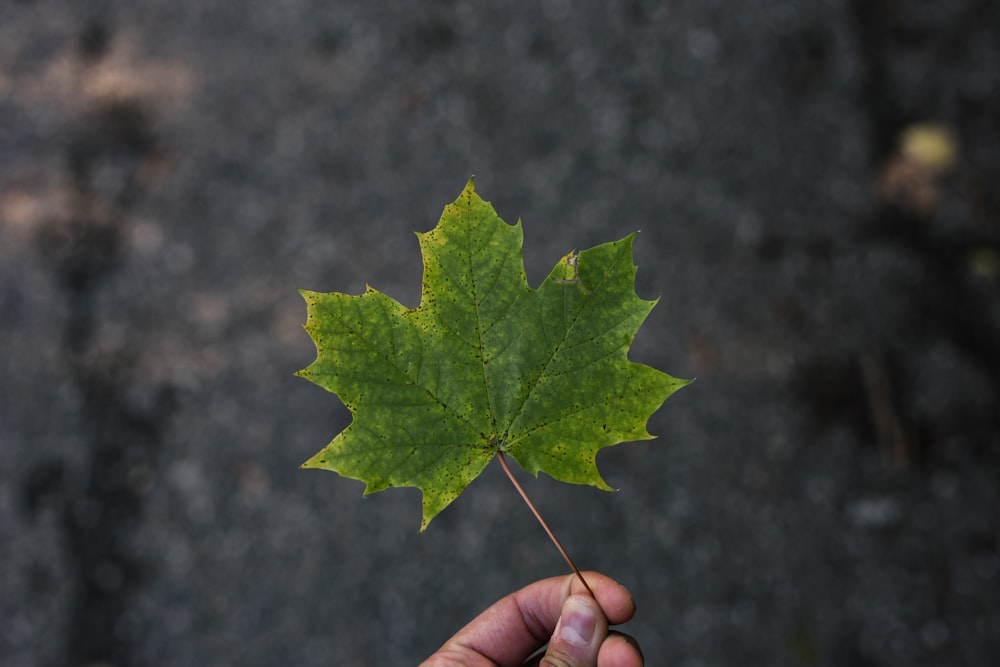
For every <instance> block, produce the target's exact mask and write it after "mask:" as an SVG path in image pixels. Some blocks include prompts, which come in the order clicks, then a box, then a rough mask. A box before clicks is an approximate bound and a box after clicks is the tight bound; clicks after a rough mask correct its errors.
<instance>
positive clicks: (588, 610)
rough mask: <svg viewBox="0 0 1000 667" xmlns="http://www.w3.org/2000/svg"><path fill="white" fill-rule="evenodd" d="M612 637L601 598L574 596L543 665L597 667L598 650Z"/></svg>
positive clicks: (568, 598) (567, 604)
mask: <svg viewBox="0 0 1000 667" xmlns="http://www.w3.org/2000/svg"><path fill="white" fill-rule="evenodd" d="M607 636H608V619H607V618H605V617H604V612H603V611H602V610H601V607H600V605H599V604H597V600H595V599H594V598H592V597H590V596H589V595H570V596H569V597H567V598H566V601H565V602H564V603H563V607H562V613H561V614H560V615H559V622H558V623H557V624H556V629H555V632H553V633H552V639H551V641H549V648H548V650H547V651H546V652H545V656H544V657H543V658H542V661H541V662H540V663H539V667H596V666H597V652H598V650H599V649H600V648H601V643H602V642H604V638H605V637H607Z"/></svg>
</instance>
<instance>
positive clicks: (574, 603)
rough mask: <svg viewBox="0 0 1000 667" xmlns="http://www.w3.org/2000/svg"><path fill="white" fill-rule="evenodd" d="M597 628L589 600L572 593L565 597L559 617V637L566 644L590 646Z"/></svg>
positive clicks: (595, 617)
mask: <svg viewBox="0 0 1000 667" xmlns="http://www.w3.org/2000/svg"><path fill="white" fill-rule="evenodd" d="M595 629H597V616H596V614H595V613H594V609H593V606H592V605H591V604H590V602H589V600H587V599H585V598H581V597H580V596H578V595H573V596H570V597H568V598H566V603H565V604H564V605H563V609H562V615H561V616H560V617H559V637H560V639H562V640H563V641H565V642H566V643H567V644H572V645H574V646H590V642H591V641H592V640H593V639H594V630H595Z"/></svg>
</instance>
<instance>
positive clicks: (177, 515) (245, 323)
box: [0, 0, 1000, 667]
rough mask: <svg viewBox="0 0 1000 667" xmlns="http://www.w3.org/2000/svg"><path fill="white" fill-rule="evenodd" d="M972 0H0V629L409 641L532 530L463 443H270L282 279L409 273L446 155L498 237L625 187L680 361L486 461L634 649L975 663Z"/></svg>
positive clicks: (717, 660)
mask: <svg viewBox="0 0 1000 667" xmlns="http://www.w3.org/2000/svg"><path fill="white" fill-rule="evenodd" d="M998 25H1000V5H998V4H997V3H995V2H990V1H988V0H954V1H952V2H934V1H931V0H923V1H919V2H898V1H895V0H854V1H853V2H848V1H837V0H810V1H805V0H768V1H766V2H761V1H753V2H751V1H744V0H738V1H733V0H703V1H700V2H679V1H677V2H652V1H646V0H629V1H627V2H586V3H572V2H569V1H568V0H540V1H539V2H526V3H520V4H511V3H498V2H483V1H472V2H419V3H399V2H388V1H385V0H377V1H372V2H365V3H362V2H344V1H338V0H327V1H322V2H321V1H316V0H287V1H285V2H254V3H242V2H235V1H223V0H200V1H199V2H191V3H178V2H175V1H173V0H130V1H128V2H125V1H124V0H119V1H116V0H103V1H93V2H80V1H78V0H19V1H18V0H8V1H7V2H4V3H2V4H0V619H2V622H0V663H2V664H3V665H4V666H5V667H50V666H52V667H55V666H60V667H66V666H69V667H82V666H86V665H89V666H96V665H102V666H108V667H146V666H150V667H152V666H156V667H180V666H186V665H241V666H244V667H265V666H272V665H298V666H302V667H308V666H313V665H315V666H320V665H324V666H327V665H405V664H416V663H418V662H419V661H420V660H421V659H422V658H423V657H426V656H427V655H428V654H429V653H431V652H432V651H433V650H434V649H435V648H436V647H437V646H439V645H440V644H441V643H442V642H443V641H444V640H445V639H446V638H447V637H448V636H449V635H450V634H452V633H453V632H454V631H455V630H457V629H458V628H459V627H460V626H461V625H463V624H464V623H465V622H466V621H467V620H469V619H470V618H471V617H472V616H473V615H475V614H476V613H477V612H478V611H479V610H480V609H482V608H483V607H485V606H486V605H487V604H489V603H490V602H492V601H493V600H495V599H496V598H498V597H500V596H502V595H503V594H505V593H507V592H509V591H511V590H514V589H515V588H518V587H520V586H522V585H524V584H527V583H529V582H531V581H533V580H535V579H538V578H541V577H545V576H551V575H555V574H561V573H563V572H564V571H565V566H564V564H563V563H562V561H561V560H560V558H559V556H558V555H557V553H556V552H555V550H554V549H553V548H552V546H551V545H550V544H549V543H548V542H547V540H546V538H545V536H544V534H543V533H542V532H541V530H540V529H539V528H538V526H537V525H536V524H535V522H534V519H533V518H532V517H531V515H530V514H529V513H528V511H527V510H526V509H525V508H524V506H523V505H522V504H521V501H520V500H519V499H518V498H517V496H516V494H515V493H514V491H513V489H511V488H510V486H509V484H508V482H507V481H506V479H504V477H503V475H502V472H501V471H500V470H499V468H496V467H490V468H488V469H487V471H486V473H485V474H484V476H483V477H482V478H480V479H479V480H478V481H476V482H475V483H474V484H473V485H472V486H471V488H470V489H469V490H468V492H467V493H466V494H465V495H464V496H463V497H462V498H460V499H459V500H458V501H457V502H456V503H455V504H454V505H453V506H452V507H450V508H449V509H448V510H446V511H445V512H444V513H443V514H442V515H441V516H440V517H438V518H437V519H435V521H434V522H433V523H432V524H431V526H430V528H429V529H428V530H427V531H426V532H425V533H423V534H420V533H418V526H419V523H420V503H419V493H418V492H417V491H415V490H412V489H406V490H395V491H388V492H385V493H381V494H377V495H375V496H370V497H368V498H366V499H363V498H362V496H361V491H362V485H361V484H359V483H358V482H355V481H351V480H346V479H341V478H338V477H337V476H335V475H332V474H329V473H324V472H317V471H301V470H299V469H298V465H299V463H300V462H302V461H304V460H305V459H306V458H308V457H309V456H311V455H312V454H313V453H314V452H316V451H318V450H319V449H320V448H321V447H322V446H323V445H325V444H326V443H327V442H328V440H329V439H330V438H331V437H332V436H333V435H334V434H335V433H336V432H337V431H339V430H340V429H342V428H343V427H345V426H346V424H347V423H348V421H349V414H348V413H347V411H346V409H344V408H343V407H342V406H341V405H340V404H339V403H338V402H337V400H336V399H335V397H333V396H332V395H330V394H328V393H326V392H323V391H322V390H321V389H319V388H317V387H315V386H313V385H310V384H309V383H307V382H305V381H303V380H301V379H297V378H295V377H293V375H292V373H293V372H294V371H295V370H297V369H299V368H301V367H303V366H305V365H307V364H308V363H309V362H310V361H311V360H312V359H313V355H314V349H313V347H312V345H311V343H310V341H309V339H308V337H307V335H306V334H305V332H304V331H302V329H301V323H302V321H303V320H304V315H305V307H304V304H303V302H302V301H301V299H300V298H299V296H298V295H297V294H296V292H295V290H296V288H308V289H313V290H320V291H343V292H349V293H359V292H360V291H361V290H363V289H364V285H365V283H366V282H368V283H371V284H372V285H373V286H375V287H377V288H378V289H380V290H381V291H384V292H386V293H388V294H390V295H392V296H394V297H396V298H397V299H400V300H401V301H403V302H404V303H407V304H410V305H415V304H416V302H417V300H418V297H419V281H420V257H419V251H418V248H417V242H416V239H415V238H414V236H413V234H412V232H413V231H425V230H428V229H430V228H431V227H433V226H434V224H435V223H436V221H437V217H438V215H439V213H440V211H441V209H442V207H443V206H444V205H445V204H446V203H448V202H449V201H451V200H452V199H454V197H455V196H457V195H458V193H459V192H460V191H461V189H462V187H463V185H464V184H465V182H466V180H467V179H468V178H469V176H470V175H472V174H475V176H476V178H477V181H476V183H477V189H478V191H479V192H480V193H481V194H482V195H483V196H484V198H486V199H488V200H491V201H492V202H493V203H494V205H495V206H496V208H497V210H498V212H499V213H500V215H501V216H503V217H504V218H505V219H507V220H508V221H511V222H513V221H515V220H517V219H518V218H521V219H523V221H524V229H525V235H526V247H525V259H526V262H527V267H528V274H529V279H530V280H531V281H532V283H533V284H537V283H538V282H539V281H540V279H541V278H542V276H544V275H545V273H547V271H548V269H549V268H550V267H551V266H552V265H553V264H554V263H555V262H556V261H557V260H558V259H559V258H560V257H561V256H562V255H563V254H565V253H566V252H568V251H570V250H572V249H574V248H576V249H581V248H586V247H590V246H592V245H595V244H597V243H600V242H604V241H610V240H615V239H618V238H621V237H622V236H625V235H626V234H629V233H631V232H633V231H635V230H641V234H640V235H639V237H638V238H637V240H636V261H637V263H638V265H639V274H638V290H639V293H640V295H641V296H643V297H645V298H653V297H655V296H657V295H659V296H660V303H659V305H658V306H657V307H656V308H655V309H654V311H653V314H652V315H651V317H650V319H649V320H648V322H647V325H646V327H645V328H644V329H643V330H642V332H641V333H640V335H639V337H638V338H637V340H636V344H635V347H634V351H633V355H632V356H633V358H634V359H636V360H639V361H643V362H646V363H649V364H651V365H654V366H656V367H659V368H662V369H663V370H666V371H668V372H670V373H672V374H674V375H678V376H681V377H692V376H696V377H697V378H698V380H697V382H696V383H695V384H694V385H692V386H691V387H688V388H686V389H684V390H683V391H682V392H680V393H678V394H677V395H676V396H675V397H673V398H671V399H670V400H669V401H668V402H667V404H666V405H665V407H664V408H663V410H661V411H660V412H659V413H657V414H656V415H655V416H654V417H653V419H652V420H651V423H650V426H649V428H650V430H651V431H652V432H653V433H656V434H658V435H659V436H660V437H659V439H657V440H654V441H651V442H645V443H641V444H629V445H622V446H619V447H616V448H613V449H612V450H608V451H606V452H605V453H602V455H601V457H600V459H599V462H600V465H601V468H602V470H603V472H604V473H605V475H606V477H607V478H608V480H609V482H610V483H611V484H612V485H614V486H616V487H619V488H620V489H621V490H620V491H619V492H618V493H615V494H605V493H602V492H599V491H597V490H594V489H591V488H577V487H572V486H569V485H561V484H556V483H554V482H553V481H552V480H551V479H548V478H545V477H542V478H541V479H539V480H537V481H536V480H533V479H527V480H526V482H527V485H528V488H529V490H530V492H531V493H532V494H533V496H534V499H535V501H536V502H537V504H538V505H539V506H540V507H541V508H542V511H543V512H544V513H545V514H546V515H547V516H548V517H549V519H550V521H551V522H552V524H553V526H554V528H555V530H556V531H557V533H558V534H560V536H561V537H562V538H563V541H564V542H565V543H566V545H567V547H568V548H569V550H570V551H571V553H572V554H573V555H574V557H575V559H576V560H577V561H578V562H579V563H580V564H581V565H582V566H583V567H586V568H593V569H599V570H602V571H604V572H607V573H609V574H611V575H612V576H614V577H616V578H618V579H619V580H621V581H622V582H623V583H625V584H627V585H628V586H629V587H630V588H631V590H632V591H633V592H634V593H635V596H636V598H637V600H638V605H639V614H638V616H637V617H636V619H635V620H634V621H633V622H631V623H630V624H628V625H627V626H626V628H625V629H626V631H628V632H630V633H631V634H634V635H635V636H637V637H638V638H639V639H640V641H641V642H642V645H643V647H644V649H645V652H646V656H647V661H648V664H651V665H674V666H677V667H693V666H695V665H704V666H716V665H718V666H723V665H727V666H728V665H779V666H780V665H787V666H811V665H815V666H821V665H844V666H858V667H861V666H865V667H869V666H872V667H874V666H889V665H907V666H908V667H917V666H923V665H927V666H930V665H935V666H938V665H947V666H962V665H967V666H970V667H971V666H983V665H990V664H997V663H998V662H1000V594H998V591H1000V510H998V507H1000V194H998V193H1000V188H998V182H1000V124H998V119H1000V98H998V90H1000V36H998Z"/></svg>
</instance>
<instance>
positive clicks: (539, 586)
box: [421, 572, 643, 667]
mask: <svg viewBox="0 0 1000 667" xmlns="http://www.w3.org/2000/svg"><path fill="white" fill-rule="evenodd" d="M584 577H585V578H586V580H587V583H588V584H590V587H591V589H593V591H594V595H595V596H596V598H597V600H596V601H595V600H594V598H592V597H591V596H590V594H589V593H587V592H586V590H585V589H584V587H583V585H582V584H581V583H580V581H579V580H578V579H577V578H576V575H568V576H565V577H553V578H551V579H543V580H542V581H537V582H535V583H533V584H531V585H529V586H526V587H525V588H522V589H521V590H519V591H517V592H515V593H511V594H510V595H508V596H507V597H505V598H503V599H502V600H500V601H498V602H497V603H495V604H494V605H493V606H491V607H489V608H488V609H487V610H486V611H484V612H483V613H482V614H480V615H479V616H477V617H476V618H475V620H473V621H472V622H471V623H469V624H468V625H466V626H465V627H464V628H462V629H461V630H459V632H458V634H456V635H455V636H454V637H452V638H451V639H449V640H448V641H447V642H446V643H445V645H444V646H442V647H441V648H440V649H439V650H438V651H437V652H436V653H435V654H434V655H432V656H431V657H430V658H428V659H427V660H426V661H425V662H424V663H423V664H422V665H421V667H457V666H459V665H461V666H462V667H521V666H522V665H537V666H538V667H642V664H643V661H642V653H641V652H640V651H639V646H638V644H636V643H635V640H634V639H632V638H631V637H629V636H627V635H623V634H620V633H617V632H610V633H609V631H608V623H609V622H610V623H612V624H617V623H624V622H625V621H627V620H629V619H630V618H632V615H633V614H634V613H635V602H633V600H632V596H631V595H630V594H629V592H628V590H626V589H625V587H624V586H621V585H620V584H618V583H616V582H614V581H613V580H611V579H609V578H608V577H606V576H604V575H602V574H598V573H596V572H587V573H584ZM598 603H600V604H599V605H598ZM605 614H606V616H605ZM546 642H548V643H549V646H548V649H547V651H546V652H545V654H544V655H540V656H535V653H536V652H537V651H538V650H539V649H540V648H542V646H544V645H545V643H546ZM532 656H534V658H533V659H532Z"/></svg>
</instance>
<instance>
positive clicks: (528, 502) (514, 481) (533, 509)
mask: <svg viewBox="0 0 1000 667" xmlns="http://www.w3.org/2000/svg"><path fill="white" fill-rule="evenodd" d="M498 454H499V455H500V456H499V458H500V465H501V466H502V467H503V471H504V472H505V473H507V478H508V479H509V480H510V483H511V484H513V485H514V488H515V489H517V492H518V493H519V494H521V499H522V500H524V502H525V504H526V505H527V506H528V509H530V510H531V513H532V514H534V515H535V518H536V519H538V523H540V524H542V528H543V529H545V534H546V535H548V536H549V539H550V540H552V543H553V544H554V545H556V549H558V550H559V553H560V554H562V557H563V558H564V559H565V560H566V562H567V563H568V564H569V567H570V569H572V570H573V573H574V574H576V577H577V579H579V580H580V583H581V584H583V587H584V588H586V589H587V592H588V593H590V597H592V598H594V599H595V600H596V599H597V596H596V595H594V591H593V590H591V588H590V584H588V583H587V580H586V579H584V578H583V574H582V573H581V572H580V568H578V567H577V566H576V563H574V562H573V559H572V558H570V557H569V554H568V553H567V552H566V549H564V548H563V545H562V544H561V543H560V542H559V540H558V539H557V538H556V535H555V533H553V532H552V529H551V528H549V524H548V523H546V522H545V519H543V518H542V515H541V513H540V512H539V511H538V508H537V507H535V504H534V503H533V502H531V499H530V498H528V494H527V492H525V490H524V487H523V486H521V483H520V482H518V481H517V478H516V477H514V473H513V471H512V470H511V469H510V466H509V465H508V464H507V457H506V456H505V455H504V453H503V452H502V451H500V452H498Z"/></svg>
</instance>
